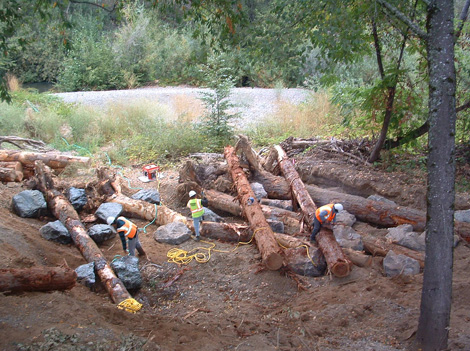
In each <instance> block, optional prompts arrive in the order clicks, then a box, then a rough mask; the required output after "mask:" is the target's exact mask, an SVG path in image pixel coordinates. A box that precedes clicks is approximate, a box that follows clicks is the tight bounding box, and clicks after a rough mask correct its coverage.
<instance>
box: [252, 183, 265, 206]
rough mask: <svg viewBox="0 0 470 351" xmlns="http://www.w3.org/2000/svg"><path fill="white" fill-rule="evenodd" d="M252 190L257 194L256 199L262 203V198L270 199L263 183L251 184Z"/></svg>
mask: <svg viewBox="0 0 470 351" xmlns="http://www.w3.org/2000/svg"><path fill="white" fill-rule="evenodd" d="M250 185H251V189H252V190H253V192H254V193H255V197H256V199H257V200H258V202H259V201H261V199H262V198H264V197H268V193H267V192H266V190H264V187H263V184H261V183H251V184H250Z"/></svg>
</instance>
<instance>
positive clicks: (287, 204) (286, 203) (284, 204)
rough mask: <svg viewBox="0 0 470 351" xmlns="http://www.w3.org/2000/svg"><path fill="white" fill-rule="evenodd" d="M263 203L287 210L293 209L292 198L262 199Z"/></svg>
mask: <svg viewBox="0 0 470 351" xmlns="http://www.w3.org/2000/svg"><path fill="white" fill-rule="evenodd" d="M261 205H266V206H272V207H277V208H282V209H284V210H287V211H293V208H292V201H291V200H275V199H261Z"/></svg>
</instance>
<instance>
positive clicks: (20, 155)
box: [0, 149, 90, 169]
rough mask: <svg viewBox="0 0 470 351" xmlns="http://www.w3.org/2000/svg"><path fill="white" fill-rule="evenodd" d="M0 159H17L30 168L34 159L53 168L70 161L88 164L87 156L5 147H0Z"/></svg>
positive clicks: (32, 166)
mask: <svg viewBox="0 0 470 351" xmlns="http://www.w3.org/2000/svg"><path fill="white" fill-rule="evenodd" d="M0 161H7V162H12V161H17V162H21V163H22V164H23V166H26V167H30V168H34V162H35V161H42V162H43V163H44V164H45V165H46V166H48V167H50V168H53V169H63V168H65V167H66V166H67V165H69V164H71V163H79V164H82V165H84V166H89V165H90V158H89V157H80V156H71V155H65V154H61V153H57V152H45V153H38V152H27V151H21V150H5V149H0Z"/></svg>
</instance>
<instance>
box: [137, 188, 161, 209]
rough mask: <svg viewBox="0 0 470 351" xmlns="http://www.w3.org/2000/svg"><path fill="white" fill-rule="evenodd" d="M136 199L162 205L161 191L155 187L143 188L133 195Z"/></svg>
mask: <svg viewBox="0 0 470 351" xmlns="http://www.w3.org/2000/svg"><path fill="white" fill-rule="evenodd" d="M131 198H132V199H134V200H143V201H147V202H150V203H151V204H156V205H160V193H159V192H158V191H157V190H154V189H142V190H139V191H138V192H137V193H135V194H134V195H132V196H131Z"/></svg>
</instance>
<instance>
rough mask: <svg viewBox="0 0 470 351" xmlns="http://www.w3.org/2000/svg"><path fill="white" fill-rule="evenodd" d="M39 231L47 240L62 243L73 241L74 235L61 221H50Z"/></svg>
mask: <svg viewBox="0 0 470 351" xmlns="http://www.w3.org/2000/svg"><path fill="white" fill-rule="evenodd" d="M39 233H41V236H42V237H43V238H44V239H46V240H51V241H56V242H58V243H60V244H71V243H73V240H72V236H71V235H70V233H69V231H68V230H67V228H65V226H64V225H63V224H62V222H61V221H58V220H57V221H54V222H49V223H47V224H46V225H43V226H42V227H41V228H40V229H39Z"/></svg>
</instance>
